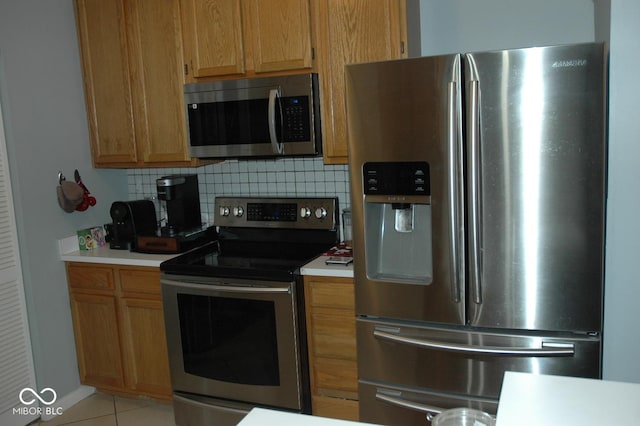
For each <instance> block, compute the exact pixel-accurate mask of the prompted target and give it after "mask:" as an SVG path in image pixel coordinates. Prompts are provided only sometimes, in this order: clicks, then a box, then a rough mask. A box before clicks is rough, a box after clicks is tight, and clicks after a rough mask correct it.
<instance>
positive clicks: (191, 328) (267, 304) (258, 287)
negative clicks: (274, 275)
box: [161, 274, 303, 410]
mask: <svg viewBox="0 0 640 426" xmlns="http://www.w3.org/2000/svg"><path fill="white" fill-rule="evenodd" d="M161 284H162V297H163V305H164V311H165V323H166V334H167V345H168V348H169V364H170V369H171V380H172V384H173V389H174V391H176V392H186V393H192V394H198V395H205V396H210V397H215V398H224V399H228V400H236V401H244V402H248V403H255V404H259V405H270V406H275V407H281V408H289V409H293V410H301V409H302V405H303V402H302V390H301V386H302V385H301V383H302V380H301V376H302V374H301V372H302V370H301V360H300V351H299V342H298V339H299V338H298V334H297V331H296V330H297V327H298V324H297V322H298V320H297V312H296V303H295V300H296V295H295V291H296V286H295V283H294V282H290V283H280V282H268V281H264V282H263V281H253V280H252V281H247V280H241V279H222V278H211V277H190V276H176V275H167V274H164V275H163V277H162V279H161Z"/></svg>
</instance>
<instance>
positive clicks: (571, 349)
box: [357, 318, 601, 404]
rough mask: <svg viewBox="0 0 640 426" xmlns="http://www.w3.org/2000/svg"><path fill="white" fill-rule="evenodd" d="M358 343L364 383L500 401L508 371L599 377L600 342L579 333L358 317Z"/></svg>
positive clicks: (597, 339) (360, 374)
mask: <svg viewBox="0 0 640 426" xmlns="http://www.w3.org/2000/svg"><path fill="white" fill-rule="evenodd" d="M357 341H358V354H366V356H362V357H359V359H358V372H359V377H360V379H361V380H373V381H377V382H380V383H389V384H392V383H397V384H402V385H405V386H410V387H418V388H424V389H433V390H438V391H441V392H447V393H456V394H461V395H465V394H467V395H476V396H483V397H486V398H493V399H496V400H497V399H498V397H499V394H500V387H501V385H502V377H503V374H504V372H505V371H526V372H535V373H538V374H552V375H569V376H576V377H590V378H597V377H599V375H600V368H601V362H600V344H601V341H600V339H599V338H598V337H591V336H585V335H579V334H568V333H567V334H558V333H531V332H524V331H520V332H517V331H510V332H498V331H496V330H486V329H470V328H465V329H463V328H456V327H450V328H446V327H439V326H436V325H429V324H426V323H422V324H407V323H404V322H398V321H391V320H368V319H364V318H358V321H357ZM360 402H361V403H363V400H362V399H361V401H360ZM365 404H366V402H365Z"/></svg>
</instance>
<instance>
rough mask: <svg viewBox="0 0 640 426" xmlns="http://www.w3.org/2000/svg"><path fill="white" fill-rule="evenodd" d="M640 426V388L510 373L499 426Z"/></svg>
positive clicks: (502, 395) (635, 385)
mask: <svg viewBox="0 0 640 426" xmlns="http://www.w3.org/2000/svg"><path fill="white" fill-rule="evenodd" d="M514 425H518V426H574V425H575V426H578V425H579V426H596V425H597V426H602V425H615V426H618V425H620V426H630V425H640V384H635V383H623V382H613V381H606V380H594V379H580V378H574V377H564V376H549V375H535V374H527V373H514V372H507V373H506V374H505V377H504V382H503V384H502V392H501V393H500V403H499V405H498V415H497V422H496V426H514Z"/></svg>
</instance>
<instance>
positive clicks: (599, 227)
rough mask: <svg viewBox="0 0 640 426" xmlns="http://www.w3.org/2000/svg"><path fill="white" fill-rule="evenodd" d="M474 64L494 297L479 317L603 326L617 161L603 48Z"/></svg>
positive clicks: (494, 321)
mask: <svg viewBox="0 0 640 426" xmlns="http://www.w3.org/2000/svg"><path fill="white" fill-rule="evenodd" d="M466 62H467V64H472V65H473V66H470V67H468V68H467V69H466V70H465V72H466V74H467V76H468V78H470V79H471V81H472V82H475V81H477V85H478V91H479V95H478V97H479V99H478V110H479V111H478V114H479V120H478V123H477V125H478V126H479V130H478V131H477V133H478V135H479V141H478V152H477V158H472V159H471V160H470V163H472V164H473V163H476V164H477V165H478V169H477V177H476V179H478V182H477V187H478V193H477V194H476V195H477V200H474V199H469V200H468V205H477V206H478V212H477V213H478V222H479V223H478V225H479V229H478V237H477V238H478V242H479V244H480V246H479V251H478V257H479V259H478V261H477V262H474V261H473V260H472V261H471V264H479V266H480V271H479V272H480V273H479V275H478V279H479V281H478V282H477V283H473V282H472V283H471V287H472V288H481V293H480V292H478V293H477V294H473V296H474V298H475V299H478V298H480V297H481V299H482V304H478V303H472V304H471V305H470V306H469V318H468V321H469V322H470V323H471V324H473V325H477V326H481V327H504V328H524V329H530V330H536V329H537V330H561V331H562V330H564V331H571V330H573V331H584V332H588V331H596V332H598V331H600V330H601V329H602V296H603V257H604V253H603V252H604V214H605V164H606V145H605V143H604V141H605V123H606V121H605V117H606V110H605V108H606V104H605V90H604V89H605V75H604V72H605V66H606V64H605V60H604V48H603V45H602V44H584V45H578V46H569V47H549V48H535V49H520V50H513V51H506V52H487V53H477V54H468V55H466ZM469 69H470V71H471V75H469V72H468V71H467V70H469ZM472 84H473V85H475V84H476V83H472ZM467 123H469V125H473V124H474V123H473V121H469V120H468V121H467ZM467 133H468V134H469V133H475V131H474V130H472V129H468V130H467ZM472 151H473V150H472ZM469 177H470V178H472V173H470V174H469ZM470 186H471V185H470ZM471 233H472V230H471V229H470V234H471ZM472 252H473V251H472ZM496 259H499V261H496ZM470 269H471V270H473V268H470Z"/></svg>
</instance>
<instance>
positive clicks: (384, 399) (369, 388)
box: [358, 380, 498, 426]
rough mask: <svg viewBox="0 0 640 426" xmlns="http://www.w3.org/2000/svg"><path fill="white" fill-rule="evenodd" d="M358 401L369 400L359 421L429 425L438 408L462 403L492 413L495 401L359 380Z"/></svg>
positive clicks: (390, 424)
mask: <svg viewBox="0 0 640 426" xmlns="http://www.w3.org/2000/svg"><path fill="white" fill-rule="evenodd" d="M358 394H359V397H360V401H361V403H362V400H366V401H369V402H368V403H367V409H366V410H362V411H361V412H360V421H361V422H367V423H373V422H375V423H376V424H384V425H389V426H407V425H425V426H426V425H428V424H429V423H428V421H431V420H430V418H433V416H435V415H437V414H439V413H440V412H442V411H444V410H447V409H450V408H457V407H462V406H468V407H471V408H475V409H477V410H482V411H486V412H489V413H493V414H495V413H496V412H497V409H498V401H497V400H496V399H491V398H481V397H473V396H468V395H458V394H447V393H443V392H438V391H436V390H432V389H417V388H415V387H414V388H412V387H408V386H397V385H389V384H386V383H380V382H375V381H368V380H361V381H360V384H359V387H358Z"/></svg>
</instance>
